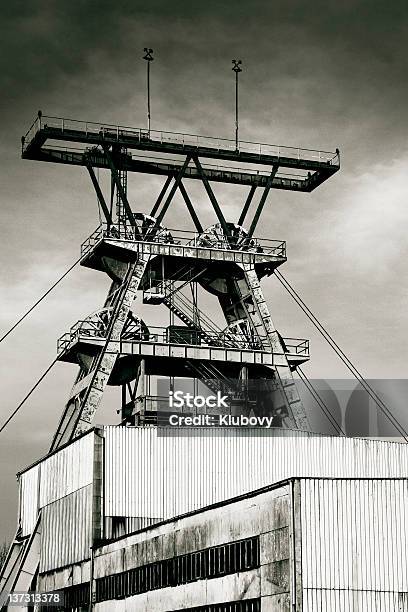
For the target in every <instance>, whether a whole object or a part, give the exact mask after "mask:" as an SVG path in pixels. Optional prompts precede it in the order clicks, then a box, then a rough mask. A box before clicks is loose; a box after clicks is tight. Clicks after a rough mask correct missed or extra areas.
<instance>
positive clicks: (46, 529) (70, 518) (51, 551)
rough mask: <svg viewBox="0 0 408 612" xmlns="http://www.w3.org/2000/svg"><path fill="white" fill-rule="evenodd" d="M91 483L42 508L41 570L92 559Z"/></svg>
mask: <svg viewBox="0 0 408 612" xmlns="http://www.w3.org/2000/svg"><path fill="white" fill-rule="evenodd" d="M91 516H92V485H88V486H87V487H83V488H82V489H79V490H78V491H74V492H73V493H71V494H70V495H67V496H66V497H62V498H61V499H58V500H56V501H54V502H52V503H51V504H49V505H47V506H45V507H44V508H43V510H42V525H41V553H40V572H46V571H48V570H50V569H54V568H57V567H63V566H64V565H68V564H70V563H76V562H78V561H82V560H85V559H89V558H90V546H91V544H92V540H91V536H92V529H91V525H92V521H91Z"/></svg>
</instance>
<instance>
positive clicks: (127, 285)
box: [9, 112, 340, 588]
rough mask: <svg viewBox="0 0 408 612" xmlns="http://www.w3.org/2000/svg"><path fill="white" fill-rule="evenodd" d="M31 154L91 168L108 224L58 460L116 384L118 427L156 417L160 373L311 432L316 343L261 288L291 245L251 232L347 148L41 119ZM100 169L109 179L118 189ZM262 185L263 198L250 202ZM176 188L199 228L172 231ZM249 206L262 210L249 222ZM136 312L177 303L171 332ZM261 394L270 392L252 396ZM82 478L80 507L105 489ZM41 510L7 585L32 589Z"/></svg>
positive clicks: (92, 243)
mask: <svg viewBox="0 0 408 612" xmlns="http://www.w3.org/2000/svg"><path fill="white" fill-rule="evenodd" d="M149 127H150V126H149ZM22 157H23V158H24V159H29V160H36V161H45V162H53V163H58V164H68V165H73V166H79V167H83V168H85V169H86V170H87V172H88V174H89V177H90V179H91V184H92V186H93V188H94V190H95V192H96V196H97V199H98V203H99V207H100V211H101V213H102V214H103V222H102V224H101V225H100V226H99V227H98V228H97V229H96V230H95V231H94V232H93V233H92V234H91V236H90V237H89V238H87V239H86V241H85V242H84V244H83V245H82V251H81V255H82V259H81V265H83V266H86V267H88V268H91V269H94V270H97V271H101V272H103V273H105V274H106V275H107V276H108V278H109V279H110V288H109V291H108V294H107V297H106V300H105V303H104V304H103V305H102V306H101V308H99V309H98V310H97V311H96V312H95V313H93V314H91V315H89V316H87V317H84V318H83V319H82V320H80V321H78V322H77V323H75V324H74V325H73V327H71V329H70V330H69V332H67V333H66V334H64V336H63V337H62V338H60V340H59V341H58V358H59V359H60V360H61V361H67V362H71V363H72V362H73V363H77V364H78V366H79V371H78V375H77V377H76V380H75V382H74V385H73V387H72V389H71V392H70V394H69V397H68V401H67V403H66V406H65V408H64V410H63V411H62V415H61V419H60V422H59V425H58V428H57V431H56V433H55V436H54V438H53V440H52V443H51V447H50V452H56V451H58V449H60V448H61V447H64V448H65V445H66V444H69V443H71V442H72V441H73V440H75V439H76V438H78V437H80V436H81V435H83V434H85V433H86V432H87V431H88V430H90V429H91V428H92V427H93V424H94V418H95V414H96V412H97V410H98V407H99V405H100V403H101V400H102V397H103V394H104V392H105V390H106V387H107V386H108V385H112V386H117V387H119V388H120V390H121V394H120V401H119V402H118V406H117V407H118V411H117V412H118V413H119V414H120V417H119V422H118V424H119V425H151V424H154V423H158V422H159V417H158V415H159V414H160V407H161V401H162V398H161V397H160V394H159V393H158V391H157V389H156V391H155V392H152V385H151V380H152V378H154V377H156V378H157V377H162V378H167V379H169V381H170V382H169V385H170V387H169V388H174V384H175V383H174V381H175V380H176V379H186V378H189V379H192V380H195V381H199V384H201V385H202V386H204V387H205V388H206V389H207V390H210V391H212V392H222V393H225V394H227V396H228V397H229V400H230V402H229V409H228V410H229V411H230V413H231V414H234V413H246V414H250V413H255V414H261V415H265V414H267V415H270V416H271V417H273V423H274V424H275V425H276V426H277V427H284V428H291V429H298V430H308V429H309V427H308V422H307V417H306V414H305V412H304V408H303V406H302V402H301V400H300V397H299V394H298V392H297V389H296V385H295V383H294V380H293V371H294V370H295V369H296V367H297V366H298V365H300V364H301V363H303V362H304V361H306V360H307V359H308V358H309V345H308V341H306V340H299V339H292V338H282V336H281V335H280V333H279V332H278V330H277V329H276V327H275V325H274V323H273V320H272V317H271V314H270V311H269V308H268V305H267V303H266V301H265V298H264V295H263V292H262V288H261V284H260V281H261V279H262V278H263V277H265V276H268V275H271V274H273V272H274V270H275V269H276V268H277V267H278V266H280V265H281V264H283V263H284V262H285V261H286V245H285V242H283V241H282V240H271V239H260V238H256V237H254V234H255V230H256V228H257V225H258V221H259V218H260V215H261V213H262V211H263V209H264V207H265V204H266V201H267V197H268V194H269V193H270V191H271V189H273V190H291V191H299V192H311V191H313V190H314V189H315V188H316V187H317V186H318V185H320V184H321V183H322V182H324V181H325V180H326V179H328V178H329V177H330V176H332V175H333V174H334V173H335V172H336V171H337V170H338V169H339V167H340V157H339V151H338V150H336V151H335V152H324V151H312V150H306V149H300V148H291V147H284V146H276V145H268V144H259V143H253V142H242V141H230V140H225V139H218V138H209V137H201V136H195V135H190V134H175V133H169V132H159V131H155V130H151V129H148V130H146V129H138V128H129V127H124V126H114V125H106V124H96V123H90V122H82V121H73V120H69V119H63V118H56V117H49V116H44V115H43V114H42V113H41V112H40V113H38V117H37V118H36V120H35V121H34V123H33V125H32V126H31V128H30V130H29V131H28V132H27V134H26V135H25V136H24V137H23V138H22ZM96 169H103V170H106V171H107V172H108V174H109V177H110V189H109V190H107V189H106V188H105V189H104V188H103V185H102V181H101V182H100V181H99V179H98V177H97V172H95V170H96ZM131 173H132V174H138V173H144V174H147V175H149V174H151V175H158V176H163V177H164V184H163V187H162V189H161V190H160V192H159V194H158V195H157V196H156V198H155V199H153V202H152V204H151V208H150V209H148V210H143V211H140V210H138V211H135V210H134V209H133V207H132V202H131V199H130V195H129V194H130V191H129V190H128V188H127V187H128V178H130V174H131ZM190 180H194V181H201V183H202V185H203V187H204V190H205V192H206V194H207V196H208V200H209V203H210V205H211V207H212V210H213V213H214V222H213V223H212V225H211V226H210V227H203V225H202V223H201V220H200V215H199V210H198V209H197V206H195V205H194V202H193V201H192V199H191V198H190V196H189V194H188V190H187V186H186V184H187V183H188V182H189V181H190ZM212 182H217V183H226V184H231V185H241V186H242V185H246V186H248V187H249V193H248V195H247V197H246V199H245V201H244V202H243V206H242V210H241V213H240V214H239V217H238V219H229V218H227V217H226V216H225V207H224V206H223V204H222V203H221V202H219V201H218V199H217V197H216V195H215V193H214V191H213V188H212V185H211V184H212ZM106 191H109V193H108V194H106V193H105V192H106ZM257 191H258V192H260V198H259V201H258V203H257V204H256V205H254V197H255V195H256V192H257ZM176 192H178V193H180V194H181V196H182V198H183V200H184V202H185V205H186V209H187V211H188V213H189V217H190V218H191V222H192V228H193V229H192V230H191V231H188V230H186V231H181V230H173V229H171V225H170V226H167V224H165V221H166V220H167V217H171V209H172V203H173V200H174V196H175V194H176ZM251 205H252V207H254V208H255V211H254V214H253V217H252V220H250V221H249V222H248V223H246V220H247V219H248V215H249V210H250V207H251ZM245 227H246V228H247V229H245ZM186 290H190V291H191V297H189V296H187V295H186ZM199 292H201V294H204V295H205V294H207V295H208V294H210V295H212V296H215V297H216V299H217V300H218V303H219V307H220V308H219V310H220V313H221V314H222V317H223V319H224V322H223V323H222V324H221V325H219V324H216V323H215V320H214V317H213V314H212V313H210V312H209V311H208V310H207V309H206V308H200V307H199V305H198V302H199V297H198V296H199ZM138 298H139V299H138ZM138 304H143V305H144V307H146V308H147V307H149V308H151V309H157V308H158V307H161V309H162V310H166V309H167V311H168V312H169V313H170V314H169V317H170V325H168V326H160V327H158V326H152V325H149V323H148V322H146V321H145V320H144V319H143V318H142V316H141V313H140V308H138ZM206 310H207V311H206ZM197 384H198V382H197ZM254 388H256V389H257V390H259V389H261V390H262V393H261V394H259V393H255V394H254V393H253V389H254ZM167 400H168V398H167ZM98 469H99V468H98V467H95V466H94V476H93V481H92V482H93V483H95V482H98V476H96V478H95V470H96V474H97V473H98ZM85 480H86V483H85V484H84V486H83V488H82V489H81V493H80V494H79V493H78V495H80V496H81V498H80V499H79V497H78V500H75V501H74V502H73V503H74V505H75V504H79V505H80V506H81V508H83V511H84V513H85V512H87V508H88V505H89V503H91V502H90V501H89V500H90V499H91V498H93V497H95V495H96V496H98V495H99V494H98V492H97V491H96V492H95V490H96V489H95V487H97V485H95V484H92V483H91V481H90V479H89V478H88V479H85ZM85 480H84V482H85ZM33 482H34V481H33ZM32 486H35V483H34V484H32ZM64 503H65V502H64ZM78 507H79V506H78ZM41 512H42V513H43V514H44V516H45V518H44V519H41V514H40V515H39V516H38V518H36V519H35V518H32V519H31V523H32V524H31V523H30V536H29V538H30V543H27V542H28V541H27V540H25V541H24V546H20V548H19V549H18V546H17V548H16V549H15V550H14V553H13V554H14V557H13V559H12V564H13V567H16V568H20V569H19V570H16V573H15V577H14V578H12V579H11V582H10V580H9V586H11V587H14V586H15V585H16V584H19V585H20V586H21V587H22V588H25V587H28V586H29V582H27V580H28V578H27V579H26V582H27V584H25V585H24V584H23V583H24V580H22V582H21V578H19V576H20V577H21V576H22V575H24V576H26V577H27V576H28V577H30V576H31V578H32V577H33V576H34V575H35V571H36V570H35V563H34V565H33V561H31V565H32V572H31V573H30V572H29V571H28V570H27V568H26V566H25V564H26V561H27V558H28V556H29V553H28V552H27V551H30V550H31V551H32V550H34V549H35V546H36V541H37V540H38V539H39V537H40V533H41V522H42V521H43V523H44V521H46V520H48V519H47V516H48V515H47V510H46V509H44V510H42V511H41ZM72 512H73V510H72ZM24 520H26V519H24ZM90 529H91V528H90ZM91 533H93V532H92V529H91V531H90V534H91ZM89 537H91V538H92V536H91V535H89ZM17 540H18V538H17ZM17 540H16V542H17ZM74 552H75V551H74ZM30 554H31V553H30ZM72 554H73V553H72ZM27 555H28V556H27ZM33 558H35V555H34V557H33ZM30 567H31V566H30ZM24 568H25V569H24ZM30 571H31V570H30ZM13 580H14V582H13ZM19 580H20V582H19ZM20 583H21V584H20Z"/></svg>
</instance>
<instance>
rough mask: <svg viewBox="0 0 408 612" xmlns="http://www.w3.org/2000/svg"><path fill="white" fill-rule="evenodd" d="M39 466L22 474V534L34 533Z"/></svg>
mask: <svg viewBox="0 0 408 612" xmlns="http://www.w3.org/2000/svg"><path fill="white" fill-rule="evenodd" d="M38 478H39V466H38V465H35V466H34V467H33V468H31V470H29V471H28V472H25V473H24V474H21V476H20V482H19V484H20V525H21V529H22V533H21V535H22V536H28V535H30V533H32V531H33V529H34V526H35V523H36V520H37V515H38V489H39V482H38Z"/></svg>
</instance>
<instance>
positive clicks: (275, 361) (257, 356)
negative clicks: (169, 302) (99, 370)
mask: <svg viewBox="0 0 408 612" xmlns="http://www.w3.org/2000/svg"><path fill="white" fill-rule="evenodd" d="M245 342H246V339H245V338H239V337H238V336H235V337H232V336H231V334H228V333H224V334H216V333H214V332H208V331H202V332H199V331H198V332H197V338H196V343H195V344H188V343H186V342H171V341H169V330H168V329H167V328H165V327H153V326H149V332H148V333H146V332H145V331H143V332H140V333H139V334H137V333H136V334H134V337H132V338H131V339H126V340H121V341H119V342H109V343H108V345H107V347H106V351H107V352H108V353H115V354H116V353H119V354H120V355H126V356H135V357H136V356H143V357H152V358H157V357H165V358H175V359H199V360H203V361H220V362H234V363H247V364H263V365H281V364H280V359H279V357H280V355H279V354H278V353H272V352H271V350H270V348H268V347H267V338H266V337H265V338H259V343H258V344H259V346H258V348H254V347H253V346H252V347H249V346H247V347H245ZM105 344H106V332H105V331H104V330H101V331H100V332H99V331H98V330H97V329H96V328H95V325H94V324H93V323H92V322H90V321H89V320H88V319H85V320H82V321H78V322H77V323H76V324H75V325H74V326H73V327H72V328H71V330H70V331H69V332H67V333H66V334H64V335H63V336H62V337H61V338H60V339H59V340H58V343H57V352H58V356H59V360H60V361H67V362H70V363H78V354H79V353H81V352H83V353H85V354H96V353H97V352H98V351H99V350H100V349H102V348H103V347H104V346H105ZM262 345H265V346H262ZM283 346H284V347H285V355H286V359H287V360H288V361H289V363H291V364H292V365H295V364H296V365H300V364H301V363H304V362H306V361H308V360H309V358H310V350H309V341H308V340H304V339H299V338H283ZM281 356H283V353H282V355H281Z"/></svg>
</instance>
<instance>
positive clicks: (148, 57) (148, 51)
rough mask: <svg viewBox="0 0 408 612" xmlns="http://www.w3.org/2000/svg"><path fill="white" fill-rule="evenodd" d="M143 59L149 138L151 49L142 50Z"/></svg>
mask: <svg viewBox="0 0 408 612" xmlns="http://www.w3.org/2000/svg"><path fill="white" fill-rule="evenodd" d="M144 52H145V54H144V56H143V59H144V60H146V61H147V129H148V132H149V138H150V62H152V61H153V60H154V57H153V49H148V48H147V47H145V48H144Z"/></svg>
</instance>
